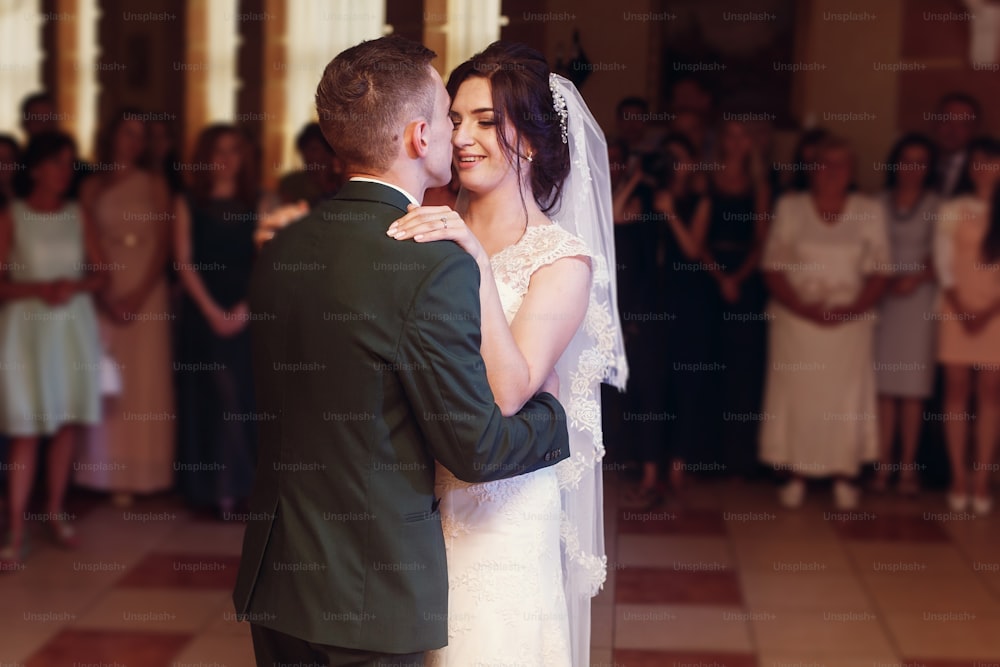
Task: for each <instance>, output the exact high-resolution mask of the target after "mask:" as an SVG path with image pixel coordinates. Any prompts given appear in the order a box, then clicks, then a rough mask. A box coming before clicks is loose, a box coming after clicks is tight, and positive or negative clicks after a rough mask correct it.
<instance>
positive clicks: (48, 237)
mask: <svg viewBox="0 0 1000 667" xmlns="http://www.w3.org/2000/svg"><path fill="white" fill-rule="evenodd" d="M75 157H76V148H75V146H74V144H73V140H72V139H71V138H70V137H68V136H67V135H65V134H62V133H60V132H41V133H38V134H36V135H34V137H33V138H32V139H31V141H30V142H29V144H28V147H27V149H26V151H25V156H24V167H25V168H24V170H22V171H20V172H18V193H19V194H20V195H21V197H22V198H21V199H18V200H16V201H14V202H13V203H12V204H11V205H10V207H9V209H8V210H7V211H4V212H2V213H0V261H2V266H3V267H4V271H3V276H2V279H0V301H2V306H0V432H2V433H3V434H4V435H5V436H7V437H8V438H10V460H9V466H8V470H9V475H10V476H9V479H8V493H9V502H8V505H7V511H8V513H9V516H10V520H9V524H8V530H9V541H8V542H7V543H6V544H5V545H4V546H3V548H2V550H0V569H4V570H7V569H11V568H16V567H17V565H18V563H19V562H20V561H21V560H22V559H23V557H24V546H25V513H26V510H27V509H28V500H29V498H30V497H31V488H32V485H33V483H34V480H35V472H36V468H37V459H38V447H39V439H40V438H42V437H46V436H48V437H50V438H51V440H50V442H49V443H48V456H47V459H46V470H45V474H46V490H47V492H48V497H47V501H46V504H45V514H44V515H45V517H46V519H45V520H46V524H47V527H48V528H49V530H50V534H51V536H52V538H53V540H54V541H55V542H56V543H57V544H59V545H61V546H64V547H74V546H76V545H77V542H78V538H77V535H76V532H75V529H74V528H73V526H72V525H71V524H70V523H69V521H68V520H67V515H66V513H65V512H64V511H63V497H64V496H65V493H66V487H67V485H68V483H69V478H70V468H71V466H72V463H73V453H74V448H75V445H76V440H77V438H78V435H79V430H80V427H81V426H83V425H93V424H96V423H98V422H99V421H100V417H101V403H100V386H99V381H98V367H99V365H100V359H101V349H100V343H99V341H98V334H97V317H96V315H95V312H94V304H93V301H92V297H91V294H92V293H93V292H96V291H98V290H99V289H101V287H102V285H103V284H104V282H105V280H106V277H107V276H106V275H105V274H104V273H103V269H104V262H103V258H102V256H101V251H100V247H99V244H98V243H97V238H96V234H95V231H94V230H93V228H92V227H91V224H90V222H89V221H88V220H87V217H86V215H85V213H83V212H82V211H81V210H80V208H79V206H77V204H75V203H72V202H70V201H68V199H67V196H66V193H67V192H68V190H69V188H70V186H71V184H72V182H73V164H74V160H75Z"/></svg>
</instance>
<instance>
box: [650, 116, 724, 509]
mask: <svg viewBox="0 0 1000 667" xmlns="http://www.w3.org/2000/svg"><path fill="white" fill-rule="evenodd" d="M663 147H664V149H665V150H666V152H667V153H668V155H670V156H671V158H672V159H671V162H672V171H671V173H670V175H669V179H668V181H667V184H666V187H665V188H662V189H660V190H659V191H658V192H657V193H656V195H655V198H654V201H653V208H654V209H655V210H656V211H657V212H658V213H660V214H661V216H662V220H663V221H662V222H661V223H660V229H661V234H662V242H661V248H660V266H661V267H662V270H661V284H662V288H661V290H660V294H661V299H662V301H661V303H662V305H661V308H660V310H661V311H662V312H664V313H666V323H665V324H666V326H665V329H666V340H665V341H664V343H663V344H664V345H665V346H666V347H665V350H666V355H665V356H666V359H667V368H666V391H667V405H668V406H669V408H670V413H671V419H670V420H669V422H668V423H669V426H670V428H669V431H670V437H669V440H670V449H671V460H670V474H669V477H670V484H671V487H672V488H673V490H674V492H675V493H677V494H678V495H680V493H681V492H682V490H683V485H684V480H685V471H686V470H687V469H688V468H689V467H690V464H691V463H692V461H695V460H700V458H701V457H702V452H703V447H702V446H703V445H704V443H706V442H710V441H711V440H712V437H713V433H712V428H711V427H712V423H711V421H709V420H708V419H707V415H706V406H707V404H708V403H709V399H710V396H709V393H710V391H711V387H712V379H713V375H715V374H716V373H717V370H718V368H717V364H715V363H714V360H713V359H712V358H711V356H710V355H711V351H712V347H711V343H710V341H709V334H710V333H711V317H712V315H713V312H714V307H713V306H712V304H711V299H712V298H713V297H714V292H713V289H712V280H711V278H710V277H709V274H708V272H707V268H708V267H706V265H705V264H704V263H703V262H702V257H703V255H704V251H705V236H706V233H707V231H708V222H709V211H710V206H709V200H708V197H707V196H706V195H705V192H704V186H703V185H702V183H703V177H702V175H701V174H700V173H699V172H698V171H697V169H696V167H697V165H696V163H695V159H696V157H695V150H694V147H693V146H692V145H691V143H690V142H689V141H688V140H687V139H686V138H684V137H682V136H679V135H669V136H667V137H666V138H665V139H664V143H663Z"/></svg>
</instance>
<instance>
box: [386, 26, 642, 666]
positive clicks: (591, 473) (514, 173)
mask: <svg viewBox="0 0 1000 667" xmlns="http://www.w3.org/2000/svg"><path fill="white" fill-rule="evenodd" d="M448 89H449V93H450V94H451V96H452V109H451V115H452V120H453V122H454V125H455V129H454V134H453V139H452V143H453V145H454V147H455V156H454V164H455V167H456V169H457V171H458V175H459V180H460V182H461V186H462V191H461V193H460V194H459V199H458V203H457V204H456V208H457V213H456V212H455V211H453V210H452V209H451V208H449V207H445V206H424V207H418V208H413V209H412V210H411V211H410V212H409V213H408V214H407V215H406V216H405V217H403V218H401V219H400V220H398V221H396V222H395V223H393V225H392V226H391V227H390V228H389V230H388V233H389V234H390V235H391V236H394V237H395V238H397V239H400V240H407V241H408V240H409V239H414V240H416V241H418V242H428V241H435V240H441V239H450V240H453V241H455V242H457V243H459V244H460V245H461V246H462V247H463V248H465V249H466V250H467V251H468V252H469V253H470V254H471V255H472V256H473V257H475V258H476V260H477V262H478V263H479V267H480V270H481V275H482V280H481V283H480V294H481V299H482V334H483V335H482V353H483V358H484V360H485V361H486V368H487V374H488V377H489V380H490V387H491V389H492V390H493V393H494V395H495V396H496V400H497V404H498V405H499V406H500V407H501V409H502V410H503V412H504V414H513V413H515V412H517V411H518V410H519V409H520V407H521V406H522V405H523V404H524V403H525V402H526V401H527V400H528V399H529V398H530V397H531V396H532V395H534V394H535V393H536V392H537V391H538V390H539V389H540V387H542V385H543V383H544V382H545V381H546V379H547V378H549V377H550V376H551V374H552V373H553V371H555V372H556V373H557V374H558V378H559V384H560V389H559V392H560V400H561V401H562V402H563V404H564V405H565V406H566V412H567V416H568V421H569V431H570V449H571V450H572V456H571V458H570V459H569V460H567V461H565V462H563V463H562V464H560V465H558V466H555V467H553V468H547V469H544V470H540V471H537V472H533V473H530V474H527V475H522V476H520V477H515V478H513V479H509V480H501V481H498V482H490V483H487V484H466V483H464V482H461V481H459V480H457V479H456V478H455V477H454V476H453V475H451V474H450V473H448V471H447V470H445V469H444V468H442V467H438V470H437V473H438V481H437V487H438V491H437V493H438V494H439V496H440V497H441V514H442V523H443V527H444V531H445V544H446V547H447V549H448V578H449V613H448V646H447V647H445V648H443V649H440V650H437V651H433V652H431V653H430V654H429V656H428V664H430V665H439V666H440V665H447V666H449V667H451V666H461V667H465V666H467V665H474V664H480V663H481V662H482V661H483V660H489V661H490V663H491V664H494V663H495V664H518V665H537V666H539V667H543V666H544V667H569V666H570V665H587V664H590V659H589V647H590V635H589V632H590V598H591V597H592V596H593V595H594V594H596V592H597V590H598V589H599V588H600V586H601V584H602V583H603V581H604V578H605V574H606V568H607V559H606V556H605V555H604V545H603V526H602V523H601V522H602V508H601V466H600V465H599V463H600V460H601V458H602V456H603V453H604V450H603V444H602V441H601V425H600V414H601V411H600V402H599V396H600V394H599V389H600V383H601V381H602V380H603V379H605V378H606V377H607V374H608V373H609V371H611V369H616V370H617V375H615V376H614V377H612V378H611V382H613V383H614V384H616V385H618V386H621V385H623V384H624V380H625V374H626V368H625V362H624V353H623V348H622V342H621V330H620V324H619V322H618V318H617V315H616V313H617V307H616V305H615V303H614V297H613V295H614V294H615V290H614V285H613V284H612V276H613V274H611V273H609V271H608V266H609V264H612V263H613V262H614V255H613V245H612V243H613V232H612V227H611V225H612V219H611V187H610V177H609V170H608V163H607V148H606V145H605V144H604V139H603V135H602V134H601V132H600V129H599V127H598V126H597V124H596V122H594V120H593V117H592V116H591V115H590V113H589V111H588V110H587V108H586V106H585V105H584V104H583V102H582V99H581V98H580V97H579V93H578V92H577V91H576V89H575V88H574V87H573V86H572V84H570V83H569V82H568V81H566V80H565V79H563V78H561V77H557V76H555V75H554V74H551V73H550V72H549V69H548V66H547V64H546V62H545V59H544V58H543V56H542V55H541V54H540V53H538V52H537V51H535V50H533V49H530V48H528V47H526V46H523V45H518V44H509V43H503V42H497V43H495V44H493V45H491V46H490V47H489V48H487V49H486V50H485V51H484V52H482V53H480V54H478V55H476V56H474V57H473V58H472V59H471V60H470V61H468V62H466V63H464V64H463V65H460V66H459V67H458V68H457V69H456V70H455V72H453V73H452V75H451V78H450V79H449V82H448ZM550 216H551V218H550Z"/></svg>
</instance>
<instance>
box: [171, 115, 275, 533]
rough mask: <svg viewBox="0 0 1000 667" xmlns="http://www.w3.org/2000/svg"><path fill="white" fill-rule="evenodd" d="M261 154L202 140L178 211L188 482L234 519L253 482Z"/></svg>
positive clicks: (189, 494)
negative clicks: (252, 302)
mask: <svg viewBox="0 0 1000 667" xmlns="http://www.w3.org/2000/svg"><path fill="white" fill-rule="evenodd" d="M252 156H253V149H252V147H251V145H250V143H249V140H248V139H247V138H246V136H245V135H244V134H243V133H242V132H240V131H239V130H238V129H237V128H236V127H234V126H232V125H212V126H209V127H207V128H206V129H204V130H203V131H202V132H201V134H200V135H199V137H198V142H197V146H196V149H195V154H194V163H195V165H196V166H197V167H199V169H197V170H195V171H194V172H193V173H194V178H193V179H192V181H191V188H190V194H189V195H188V197H187V198H186V202H185V203H184V204H183V205H181V206H180V207H179V208H178V211H177V224H176V225H175V239H174V243H175V246H174V247H175V250H174V252H175V257H176V261H175V267H176V268H177V271H178V272H179V274H180V278H181V283H182V284H183V286H184V301H183V304H182V307H181V313H180V316H181V326H180V337H181V340H180V343H179V355H180V358H179V360H178V363H177V364H176V365H175V368H178V369H179V371H180V372H179V373H178V383H179V398H180V405H179V411H180V428H179V431H180V442H179V445H178V449H179V451H178V458H179V462H178V465H177V470H178V472H179V486H180V489H181V491H182V493H183V494H184V496H185V498H186V499H187V500H188V502H189V503H191V504H192V505H195V506H199V507H203V508H214V509H215V510H217V511H218V513H219V515H220V516H221V517H223V518H226V517H228V516H230V514H231V512H232V511H233V509H234V508H235V507H236V506H237V504H238V503H240V502H241V501H243V500H244V499H245V498H246V497H247V495H248V493H249V490H250V482H251V479H252V476H253V460H254V431H255V429H254V428H253V414H252V410H253V393H252V378H251V373H250V338H249V332H248V330H247V323H248V320H249V310H248V307H247V301H246V299H247V291H248V289H249V281H250V272H251V268H252V264H253V258H254V242H253V233H254V228H255V225H256V219H257V215H258V209H259V207H260V200H261V197H260V192H259V189H258V186H257V179H256V173H257V172H256V169H255V168H254V165H253V157H252Z"/></svg>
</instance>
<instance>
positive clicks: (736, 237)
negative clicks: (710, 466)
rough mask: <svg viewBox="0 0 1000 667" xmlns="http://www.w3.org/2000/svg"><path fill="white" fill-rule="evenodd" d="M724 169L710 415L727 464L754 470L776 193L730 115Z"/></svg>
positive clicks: (717, 212) (721, 159) (712, 176)
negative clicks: (766, 253)
mask: <svg viewBox="0 0 1000 667" xmlns="http://www.w3.org/2000/svg"><path fill="white" fill-rule="evenodd" d="M717 164H718V165H719V167H720V168H719V169H717V170H714V171H712V172H710V173H709V174H708V178H707V181H708V184H709V189H708V193H709V200H710V210H711V215H710V217H709V224H708V233H707V240H706V243H705V252H704V255H703V259H704V261H705V264H706V266H707V267H708V272H709V274H710V275H711V276H712V278H714V282H715V288H716V294H715V296H714V298H713V299H712V301H711V303H712V304H713V305H716V306H717V307H718V310H717V311H716V312H715V313H713V318H712V319H713V322H712V324H711V326H712V328H713V329H715V335H713V336H711V337H710V341H711V342H712V344H713V349H712V350H711V352H710V353H709V355H708V359H711V360H713V361H718V362H721V363H722V365H723V366H724V369H723V370H722V371H721V372H720V373H719V374H718V382H717V384H716V385H715V386H716V391H713V394H714V395H715V396H717V397H718V400H717V401H715V402H714V405H715V409H714V410H713V413H714V416H713V418H712V421H714V422H717V423H718V424H719V429H718V433H719V435H720V439H719V442H720V445H721V446H720V448H719V450H718V452H717V455H718V456H719V458H720V459H721V460H723V461H724V462H725V464H726V470H729V471H730V472H733V473H735V474H738V475H743V476H748V475H750V474H751V473H752V472H753V471H754V469H755V467H756V464H757V452H756V443H757V432H758V428H757V425H758V424H759V419H758V417H759V416H760V415H759V412H760V401H761V387H762V385H763V382H764V361H763V360H764V348H765V340H766V329H765V327H764V314H763V313H764V301H765V292H764V282H763V278H762V277H761V274H760V268H759V267H760V258H761V253H762V252H763V246H764V240H765V238H766V237H767V227H768V225H767V223H768V217H769V216H770V204H771V191H770V187H769V185H768V183H767V171H766V169H765V167H764V164H763V161H762V159H761V157H760V154H759V153H758V152H757V151H756V150H755V148H754V145H753V141H752V139H751V137H750V134H749V132H748V131H747V127H746V126H745V125H744V124H743V123H742V122H739V121H735V120H730V121H726V122H725V123H723V125H722V129H721V131H720V133H719V154H718V157H717Z"/></svg>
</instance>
